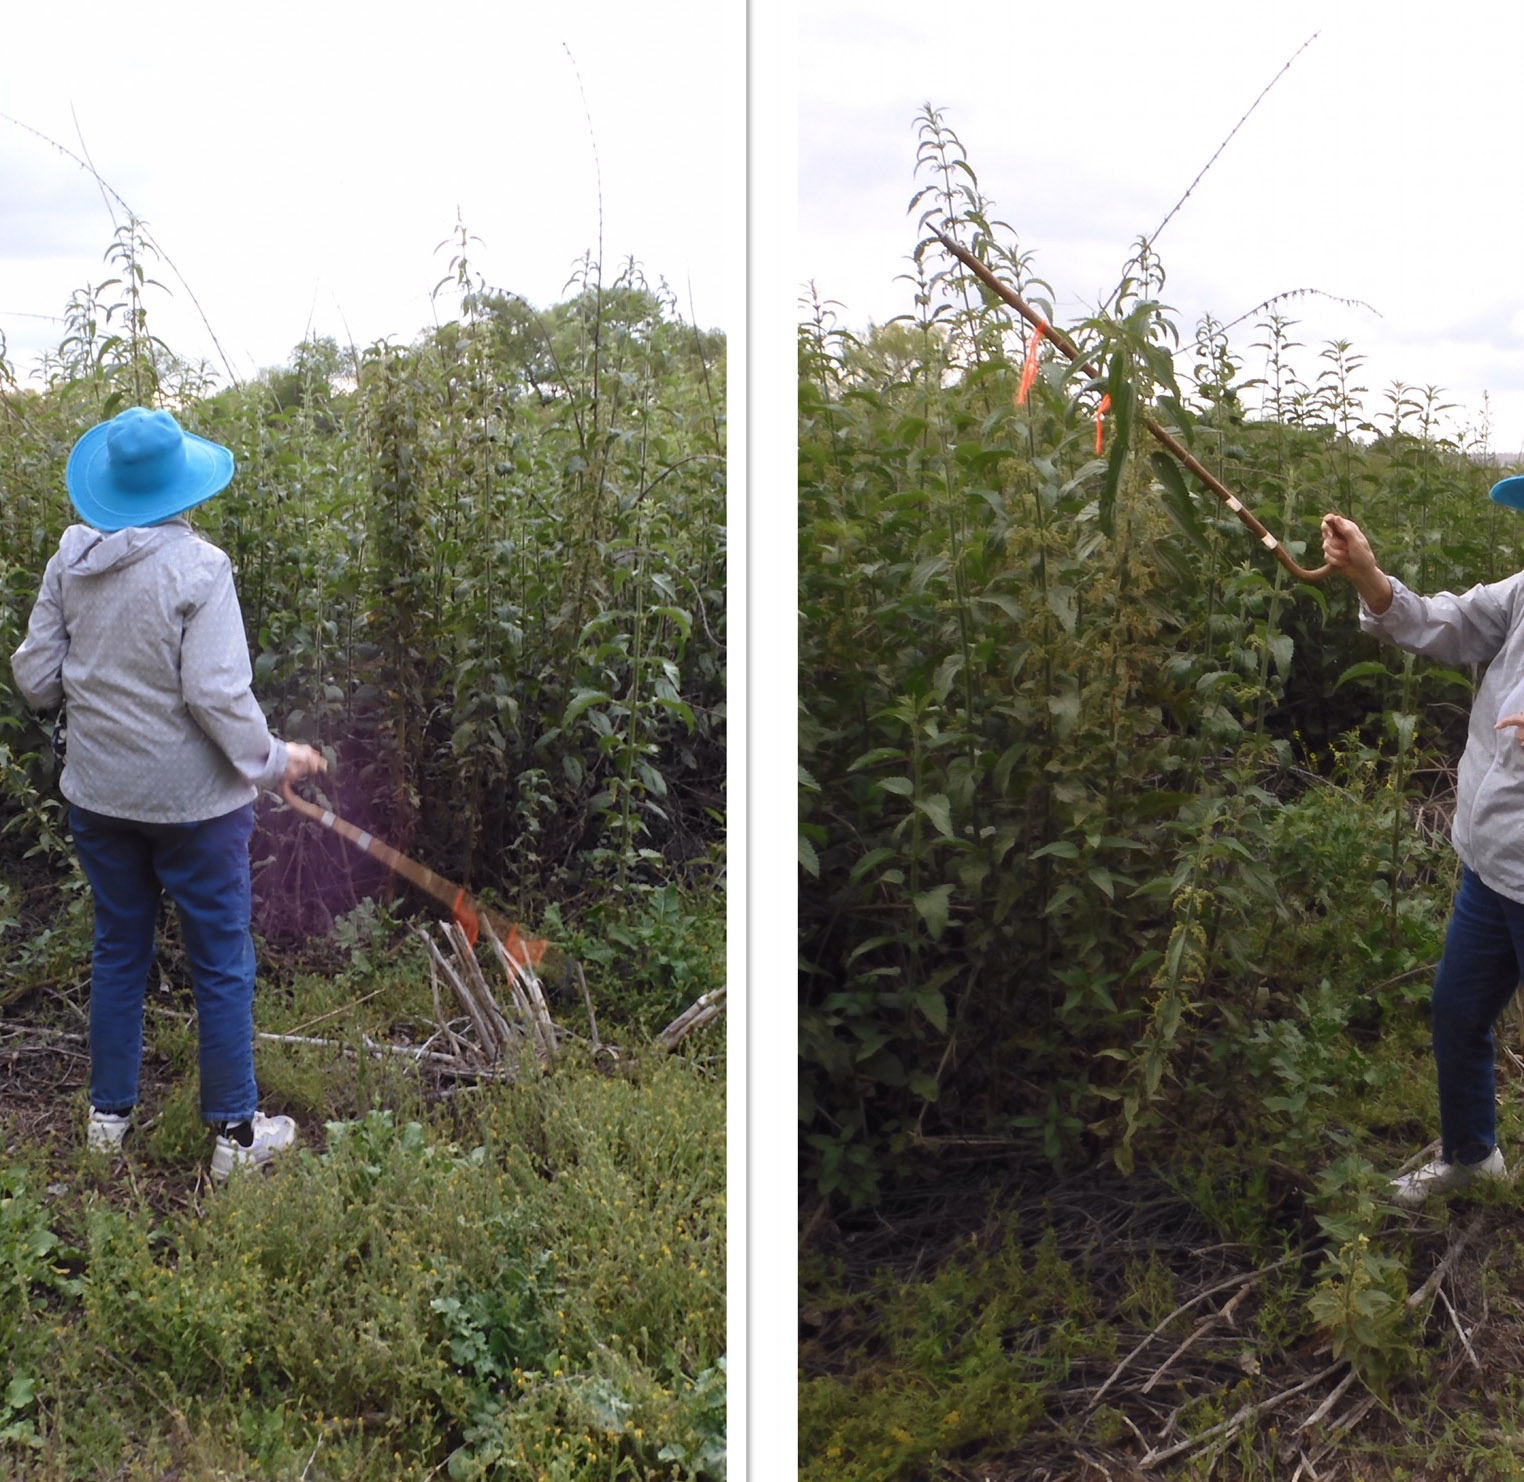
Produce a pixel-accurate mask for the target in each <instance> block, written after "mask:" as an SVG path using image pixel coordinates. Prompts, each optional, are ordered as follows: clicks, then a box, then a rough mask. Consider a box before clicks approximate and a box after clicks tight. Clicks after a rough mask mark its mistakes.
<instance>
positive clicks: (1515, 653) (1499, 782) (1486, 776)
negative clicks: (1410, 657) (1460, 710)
mask: <svg viewBox="0 0 1524 1482" xmlns="http://www.w3.org/2000/svg"><path fill="white" fill-rule="evenodd" d="M1391 582H1392V605H1391V606H1390V607H1389V608H1387V610H1386V611H1385V612H1384V613H1382V614H1380V616H1377V615H1376V614H1375V613H1372V612H1371V611H1370V610H1369V609H1368V608H1367V607H1365V605H1364V604H1363V603H1362V604H1361V609H1360V626H1361V627H1362V628H1363V629H1364V630H1365V631H1366V632H1367V633H1374V634H1375V635H1376V636H1377V637H1378V638H1383V639H1385V640H1386V641H1387V642H1389V643H1395V644H1396V645H1397V646H1398V647H1399V648H1405V649H1409V650H1411V651H1412V652H1413V653H1420V654H1427V655H1429V656H1430V657H1431V658H1436V659H1440V660H1442V661H1443V662H1445V663H1447V664H1486V665H1487V672H1486V674H1485V675H1483V676H1482V682H1481V684H1480V685H1478V687H1477V691H1476V697H1475V698H1474V699H1473V700H1472V702H1471V724H1470V729H1469V731H1468V733H1467V736H1466V749H1465V751H1464V753H1462V755H1461V761H1460V771H1459V775H1458V777H1457V781H1456V799H1455V822H1454V824H1453V825H1452V827H1451V831H1450V837H1451V839H1452V841H1453V842H1454V844H1455V852H1456V853H1457V854H1458V855H1460V858H1461V862H1462V863H1463V864H1465V865H1468V866H1469V867H1470V868H1471V869H1473V870H1475V871H1476V873H1477V874H1478V875H1480V876H1481V878H1482V882H1483V883H1484V884H1486V885H1490V886H1491V887H1492V888H1493V889H1494V890H1495V891H1497V892H1498V894H1499V895H1505V896H1507V897H1508V898H1509V899H1510V900H1516V901H1524V747H1520V745H1519V733H1518V732H1517V731H1515V730H1513V729H1512V728H1510V729H1508V730H1506V731H1497V730H1494V729H1493V727H1494V726H1495V725H1496V724H1497V723H1498V721H1500V720H1501V719H1502V718H1503V717H1504V716H1505V715H1518V714H1521V713H1524V572H1519V573H1517V574H1516V575H1514V576H1510V577H1508V578H1506V579H1505V580H1503V581H1499V582H1491V583H1487V584H1484V585H1480V586H1475V587H1472V588H1471V589H1470V591H1468V592H1463V593H1461V594H1460V595H1459V596H1456V595H1454V594H1453V593H1450V592H1440V593H1438V594H1437V595H1435V596H1433V597H1420V596H1418V595H1417V593H1415V592H1412V591H1410V590H1409V589H1408V588H1407V587H1405V586H1404V585H1403V584H1402V583H1401V582H1400V581H1398V580H1397V579H1396V577H1392V578H1391Z"/></svg>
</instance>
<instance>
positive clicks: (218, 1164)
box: [212, 1112, 296, 1183]
mask: <svg viewBox="0 0 1524 1482" xmlns="http://www.w3.org/2000/svg"><path fill="white" fill-rule="evenodd" d="M295 1141H296V1123H295V1122H293V1121H292V1120H291V1118H290V1117H267V1116H266V1115H265V1114H264V1113H263V1112H255V1113H254V1141H253V1142H252V1143H251V1144H250V1145H249V1146H248V1147H244V1145H243V1144H242V1143H240V1142H235V1141H234V1140H233V1139H232V1138H231V1137H229V1136H228V1135H227V1133H225V1132H219V1133H218V1134H217V1146H216V1147H215V1148H213V1150H212V1177H213V1178H214V1179H216V1181H217V1182H218V1183H225V1182H226V1181H227V1176H228V1174H230V1173H231V1172H232V1171H233V1170H234V1169H235V1168H257V1167H259V1165H260V1164H262V1163H268V1162H269V1161H270V1159H271V1158H273V1157H274V1156H275V1155H276V1154H277V1153H282V1152H284V1151H285V1150H286V1149H287V1148H288V1147H290V1146H291V1144H292V1143H293V1142H295Z"/></svg>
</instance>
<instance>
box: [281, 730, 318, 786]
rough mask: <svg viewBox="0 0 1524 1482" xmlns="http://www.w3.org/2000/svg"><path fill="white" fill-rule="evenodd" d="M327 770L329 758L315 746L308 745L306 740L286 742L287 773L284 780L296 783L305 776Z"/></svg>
mask: <svg viewBox="0 0 1524 1482" xmlns="http://www.w3.org/2000/svg"><path fill="white" fill-rule="evenodd" d="M327 770H328V758H327V757H325V756H324V755H323V753H322V752H321V751H318V750H317V749H316V748H315V747H312V746H308V745H307V743H306V742H305V741H288V742H287V743H286V775H285V777H284V778H283V779H282V780H283V781H285V782H290V783H293V784H294V783H297V782H300V781H301V780H302V778H303V777H311V776H313V775H314V774H315V773H318V772H326V771H327Z"/></svg>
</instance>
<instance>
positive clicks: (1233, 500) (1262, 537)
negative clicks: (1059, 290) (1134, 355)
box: [935, 232, 1334, 583]
mask: <svg viewBox="0 0 1524 1482" xmlns="http://www.w3.org/2000/svg"><path fill="white" fill-rule="evenodd" d="M935 236H936V238H937V240H938V241H939V242H940V243H941V244H942V245H943V246H944V247H945V248H947V250H948V251H949V252H951V253H952V255H953V256H954V257H956V258H957V259H958V261H959V262H961V263H962V264H963V265H964V267H966V268H967V269H968V270H969V271H970V272H971V273H973V274H974V275H975V276H976V277H977V278H978V279H979V281H980V282H981V283H984V284H985V285H986V286H987V287H988V288H989V289H990V291H991V292H992V293H994V294H996V295H997V296H998V297H1000V298H1002V299H1004V300H1005V302H1006V303H1008V304H1009V305H1010V306H1011V307H1012V308H1013V309H1015V310H1016V312H1017V313H1018V314H1020V315H1021V317H1022V318H1023V319H1025V320H1026V321H1027V323H1028V324H1030V325H1031V326H1032V328H1033V329H1038V330H1041V331H1042V333H1043V334H1045V335H1046V336H1047V337H1048V338H1049V339H1050V340H1052V341H1053V343H1054V344H1055V345H1057V346H1058V348H1059V349H1060V350H1062V351H1063V352H1064V354H1065V355H1066V356H1067V357H1068V358H1069V359H1070V360H1071V361H1073V362H1074V364H1075V365H1077V366H1079V368H1080V369H1081V370H1082V371H1084V372H1085V373H1086V374H1087V375H1090V376H1094V377H1096V378H1097V379H1098V378H1099V377H1100V371H1099V370H1098V369H1097V368H1096V366H1095V365H1094V364H1093V363H1092V362H1091V361H1088V360H1084V359H1082V358H1081V356H1080V351H1079V347H1078V346H1077V345H1076V344H1075V343H1074V341H1073V340H1072V339H1070V338H1069V336H1068V335H1067V334H1065V333H1064V331H1063V330H1061V329H1060V328H1059V327H1058V326H1057V325H1056V324H1049V323H1048V321H1047V320H1046V319H1044V318H1043V316H1042V315H1041V314H1039V313H1038V312H1037V310H1036V309H1034V308H1033V307H1032V306H1031V304H1029V303H1028V302H1027V301H1026V300H1025V299H1024V298H1022V296H1021V295H1020V294H1019V293H1017V292H1016V290H1015V289H1014V288H1012V287H1010V285H1009V284H1006V283H1003V282H1002V281H1001V280H1000V279H999V278H997V277H996V276H995V274H994V273H993V272H991V271H990V269H989V268H988V267H987V266H986V265H985V264H984V263H982V262H980V261H979V259H978V258H977V257H975V256H974V254H973V253H972V252H970V251H969V250H968V249H967V248H966V247H962V246H960V245H959V244H958V243H957V242H955V241H953V239H952V238H951V237H948V236H944V235H943V234H942V233H941V232H937V233H935ZM1141 420H1142V423H1143V425H1144V426H1145V427H1146V428H1147V429H1148V430H1149V432H1150V433H1151V434H1152V435H1153V436H1154V438H1155V439H1156V440H1157V441H1158V442H1159V444H1160V445H1161V446H1162V447H1164V448H1165V449H1166V450H1167V451H1168V452H1169V454H1170V455H1171V456H1172V457H1173V458H1174V459H1175V460H1176V461H1177V462H1179V463H1181V464H1182V465H1183V466H1184V467H1185V468H1187V469H1189V470H1190V472H1192V473H1193V474H1195V475H1196V477H1197V478H1198V479H1200V480H1201V482H1202V483H1203V484H1205V485H1206V486H1207V488H1208V489H1210V490H1211V491H1212V493H1214V494H1215V495H1216V496H1217V497H1218V498H1219V499H1220V500H1221V501H1222V502H1223V503H1224V504H1225V505H1227V507H1228V508H1229V509H1230V510H1232V511H1233V513H1234V514H1235V515H1237V516H1238V518H1239V519H1240V520H1241V521H1242V522H1243V523H1244V525H1246V526H1247V527H1248V528H1249V529H1250V530H1252V531H1253V532H1254V534H1255V535H1256V536H1258V537H1259V543H1260V544H1261V545H1262V546H1264V547H1265V549H1266V550H1268V551H1269V552H1270V553H1271V554H1272V555H1273V556H1274V557H1275V559H1276V560H1277V561H1279V562H1280V563H1281V565H1282V566H1284V567H1285V568H1286V570H1287V571H1289V572H1290V573H1291V574H1292V575H1293V576H1294V577H1296V579H1297V580H1298V581H1305V582H1314V583H1316V582H1321V581H1324V580H1326V579H1327V578H1328V577H1329V576H1331V575H1332V574H1333V569H1334V568H1333V567H1332V566H1319V567H1317V568H1316V569H1315V570H1311V571H1309V570H1308V569H1307V568H1306V567H1305V566H1299V565H1298V564H1297V562H1296V560H1295V559H1294V558H1293V557H1292V555H1291V554H1290V552H1288V551H1287V549H1286V547H1285V546H1283V545H1282V544H1281V543H1280V541H1279V540H1277V539H1276V538H1275V536H1273V535H1272V534H1271V533H1270V532H1269V531H1268V530H1267V529H1266V528H1265V527H1264V525H1263V524H1261V523H1260V521H1259V520H1258V519H1256V518H1255V516H1254V514H1253V512H1252V511H1250V510H1249V509H1247V508H1245V506H1244V504H1243V502H1242V501H1241V500H1240V499H1239V498H1238V497H1237V496H1236V495H1235V494H1234V493H1233V492H1232V490H1231V489H1229V488H1227V486H1226V485H1224V484H1223V483H1222V482H1221V481H1220V480H1219V479H1218V478H1217V477H1216V476H1215V475H1214V474H1212V473H1211V471H1210V470H1208V469H1207V468H1206V467H1204V466H1203V465H1202V463H1201V462H1200V461H1199V460H1198V459H1196V458H1195V457H1193V456H1192V455H1191V453H1190V451H1189V450H1188V449H1186V448H1185V447H1183V446H1182V445H1181V443H1180V442H1179V441H1178V439H1176V438H1175V437H1173V436H1172V435H1171V434H1170V433H1168V432H1166V431H1165V430H1164V428H1162V427H1161V426H1160V425H1159V424H1158V423H1157V422H1155V421H1154V419H1153V418H1152V417H1150V416H1148V415H1147V414H1143V415H1142V417H1141Z"/></svg>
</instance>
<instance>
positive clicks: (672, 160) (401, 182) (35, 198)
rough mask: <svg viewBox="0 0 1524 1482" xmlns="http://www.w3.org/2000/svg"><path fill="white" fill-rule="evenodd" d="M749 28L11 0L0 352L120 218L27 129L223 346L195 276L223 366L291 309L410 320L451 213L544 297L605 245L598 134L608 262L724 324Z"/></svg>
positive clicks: (512, 275) (191, 337) (261, 353)
mask: <svg viewBox="0 0 1524 1482" xmlns="http://www.w3.org/2000/svg"><path fill="white" fill-rule="evenodd" d="M743 23H744V16H743V10H742V6H741V4H740V3H739V0H734V3H725V4H712V3H705V0H640V3H638V4H621V3H615V0H584V3H580V4H578V5H576V6H568V7H565V8H558V7H553V6H540V5H528V4H520V3H507V0H498V3H494V0H451V3H448V4H438V5H427V6H426V5H422V4H418V3H409V4H403V5H390V6H389V5H377V4H353V3H347V0H303V3H298V4H293V3H290V0H267V3H262V4H260V5H258V6H252V5H209V4H205V3H195V4H179V3H168V0H149V3H146V4H143V5H139V6H129V7H122V6H120V5H104V4H98V3H88V4H87V3H79V0H57V3H53V4H37V5H26V6H22V5H11V6H7V7H6V10H5V22H4V36H3V39H0V112H4V113H5V114H7V115H9V117H10V118H11V119H15V120H17V121H18V123H19V124H20V125H25V126H27V127H26V128H23V127H19V126H18V123H11V122H8V121H6V120H4V119H0V333H3V334H4V335H5V338H6V341H7V342H8V345H9V356H10V359H11V360H12V362H13V363H14V364H15V366H16V369H17V371H18V374H22V373H24V372H26V371H28V370H30V369H31V367H32V366H33V364H34V363H35V358H36V356H37V354H38V353H39V352H40V351H42V350H43V349H46V348H49V347H53V346H56V345H57V344H58V341H59V338H60V335H61V334H62V333H63V330H62V326H61V324H60V322H59V318H58V316H61V315H62V314H63V312H64V307H65V305H66V304H67V303H68V300H69V297H70V295H71V293H73V292H74V291H75V290H76V289H78V288H81V287H83V286H84V285H86V284H87V283H98V282H99V281H100V280H101V279H103V278H105V277H107V276H109V272H108V269H107V268H106V267H105V265H104V263H103V261H102V259H103V254H104V253H105V251H106V249H107V247H108V246H110V244H111V240H112V233H113V230H114V223H113V218H112V210H115V212H116V217H117V220H118V221H119V220H121V219H122V212H121V209H120V207H119V206H117V205H116V203H115V202H112V203H111V208H110V209H108V205H107V203H106V201H104V200H103V199H102V192H101V190H100V189H99V188H98V187H97V185H96V184H95V182H94V181H93V180H92V178H91V177H90V175H89V174H88V173H86V172H85V171H84V170H82V169H81V168H80V167H79V166H78V165H76V164H75V163H74V162H73V161H72V160H70V159H68V158H66V157H65V156H64V155H62V154H61V153H59V152H58V150H56V149H54V148H52V147H50V146H49V145H48V144H47V143H45V142H43V140H41V139H39V138H37V137H36V136H35V135H33V134H32V133H29V132H27V129H28V128H29V129H34V130H37V131H38V132H39V133H41V134H45V135H47V136H49V138H51V139H53V140H55V141H57V143H58V144H60V145H63V146H66V147H67V148H68V149H70V150H71V151H73V152H74V153H75V154H79V155H83V154H85V153H86V152H88V155H89V158H90V159H91V160H93V162H94V165H95V168H96V170H97V171H98V172H99V174H100V175H101V176H102V177H103V178H104V179H105V180H106V181H107V182H108V183H109V184H110V185H111V186H112V187H113V188H114V189H115V190H116V191H117V192H118V193H119V194H120V196H121V197H122V198H123V199H124V200H125V201H126V202H127V203H128V205H129V206H130V207H131V208H132V210H133V211H134V212H136V213H137V214H138V215H139V216H141V217H142V218H143V219H144V220H145V221H146V222H147V223H148V229H149V231H150V232H151V233H152V234H153V236H154V238H155V239H156V240H157V242H158V243H159V244H160V246H161V247H162V248H163V250H164V252H165V253H166V254H167V255H168V257H169V259H171V261H172V263H173V267H174V268H176V269H178V270H179V273H180V274H181V275H182V276H183V278H184V281H185V285H188V286H182V284H181V283H180V282H179V281H177V279H176V277H175V273H174V272H173V270H172V269H171V267H170V266H169V265H167V264H165V263H163V262H160V263H159V264H157V266H156V268H155V275H156V276H157V277H158V278H160V279H161V280H162V281H163V282H164V283H165V284H166V286H167V287H168V288H169V289H170V290H171V293H172V297H170V298H167V299H166V298H164V297H163V296H162V295H160V296H156V297H154V298H151V299H150V301H149V315H150V318H149V327H150V329H151V330H152V331H153V332H155V333H157V334H159V335H160V336H161V337H162V338H163V339H165V340H166V341H167V342H168V343H169V345H170V347H171V348H172V349H174V350H176V351H177V352H178V353H180V354H182V355H184V356H186V357H187V358H192V359H194V358H197V357H200V356H205V357H207V358H209V359H212V360H213V361H219V357H218V355H217V351H216V350H215V348H214V346H213V344H212V339H211V335H210V334H209V333H208V331H207V329H206V328H205V326H203V324H202V323H201V319H200V316H199V315H198V313H197V310H196V307H195V304H193V303H192V301H191V295H192V294H194V296H195V298H196V300H198V301H199V303H200V306H201V310H202V311H203V312H204V315H205V318H206V321H207V322H208V323H209V325H210V327H211V331H213V332H214V333H215V336H216V338H217V340H218V341H220V343H221V346H222V348H223V350H224V351H225V352H226V353H227V358H228V360H229V362H230V363H231V366H232V370H233V371H234V373H235V374H236V375H237V376H239V377H240V378H247V377H249V376H250V375H252V374H253V373H254V372H255V371H256V370H258V369H260V368H262V367H264V366H269V365H278V364H283V363H285V362H286V361H287V359H288V358H289V355H290V351H291V349H292V347H293V346H294V345H296V344H297V343H298V342H299V341H300V340H301V339H302V337H303V336H304V335H305V334H306V333H307V331H308V328H309V326H310V327H311V328H312V329H313V330H314V331H315V332H317V333H319V334H328V335H333V336H334V337H335V338H337V339H338V340H339V341H340V342H341V343H342V342H344V341H346V340H348V339H349V338H350V337H353V340H354V342H355V343H356V344H357V345H359V346H361V347H362V348H363V347H364V346H365V345H366V344H368V343H370V342H371V341H373V340H375V339H377V338H380V337H382V336H388V335H389V336H393V337H395V338H396V339H398V340H399V341H401V342H404V343H405V342H407V341H409V340H411V339H412V338H414V337H415V336H416V335H417V334H418V333H419V331H420V330H422V329H423V328H425V327H426V326H427V325H429V324H430V323H431V322H432V321H433V313H434V311H433V308H432V307H431V303H430V292H431V290H432V289H433V287H434V285H435V284H436V283H437V282H438V280H439V279H440V278H442V277H444V276H445V274H446V273H447V272H448V270H449V259H450V256H451V255H452V254H451V252H450V251H449V250H446V251H444V252H436V251H435V249H436V247H437V246H438V244H439V243H440V242H441V241H442V240H443V239H445V238H447V237H450V236H451V234H452V233H453V231H454V229H455V225H456V219H457V208H458V209H459V212H460V214H461V216H462V217H463V219H464V221H465V224H466V226H467V228H468V230H469V231H470V232H471V233H473V234H474V235H475V236H477V237H479V238H481V242H480V243H479V244H472V245H471V247H470V256H471V260H472V262H473V265H474V266H475V267H476V269H477V270H478V271H479V272H480V273H481V274H482V275H483V276H485V278H486V280H487V282H488V284H489V285H491V286H493V287H498V288H504V289H509V290H512V291H515V292H517V293H520V294H522V295H523V296H525V297H526V298H528V299H530V300H531V301H532V302H534V303H536V304H537V305H541V306H543V305H545V304H549V303H553V302H557V301H559V300H560V299H561V298H562V297H563V296H564V292H563V285H564V284H565V283H566V281H567V279H568V278H569V277H570V276H571V274H572V272H573V270H574V267H575V264H576V260H577V259H578V258H579V257H580V256H581V255H582V254H583V253H584V252H586V251H588V250H593V251H596V249H597V246H598V234H599V221H598V207H599V195H598V182H597V176H596V174H595V169H594V158H593V149H594V141H596V148H597V157H598V162H599V164H600V165H601V171H602V196H603V261H604V264H605V279H606V280H607V279H609V278H611V277H612V276H613V274H614V273H615V272H616V271H617V270H618V268H619V267H620V265H621V263H622V261H623V260H624V259H625V258H628V257H630V256H634V257H635V258H636V259H637V260H638V261H639V262H640V264H641V265H642V267H643V268H644V271H645V274H646V276H647V278H648V279H649V280H650V282H651V283H652V285H653V286H654V285H655V284H656V282H657V280H658V279H659V278H661V277H665V278H666V280H667V282H668V284H669V285H670V286H671V288H672V290H673V291H674V293H675V294H676V296H677V302H678V307H679V309H680V311H681V313H682V314H683V315H684V317H690V316H691V317H695V318H696V319H697V321H698V322H699V323H700V324H702V325H704V326H706V327H709V326H716V327H727V326H728V327H733V326H734V322H735V320H736V319H737V318H738V317H739V315H740V312H741V308H742V306H743V300H742V299H741V297H740V288H739V286H737V280H736V277H735V274H734V269H735V264H736V261H737V258H738V252H737V243H738V241H739V239H740V233H741V231H742V222H743V217H742V201H743V196H742V185H743V177H742V174H741V172H740V171H739V170H738V169H737V168H736V162H737V161H738V160H739V159H740V158H741V152H742V149H743V146H744V114H743V106H744V88H743V86H742V83H743V80H744V65H745V56H744V53H745V33H744V24H743ZM563 43H564V45H563ZM567 47H569V48H570V51H571V56H568V54H567V50H566V48H567ZM573 59H575V70H574V68H573ZM579 72H580V74H581V88H582V91H579V87H578V73H579ZM584 91H585V94H586V110H587V114H590V115H591V127H592V137H591V138H590V136H589V123H588V117H587V116H586V115H585V114H584V105H583V92H584ZM690 295H691V299H690ZM107 296H108V297H109V291H108V295H107ZM444 302H446V303H447V304H448V303H449V302H450V301H449V300H445V301H444ZM690 305H691V306H690ZM452 312H453V305H451V307H450V308H448V309H447V311H446V312H445V314H444V316H443V317H450V314H451V313H452ZM223 379H224V380H225V379H226V376H225V374H224V376H223Z"/></svg>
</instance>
